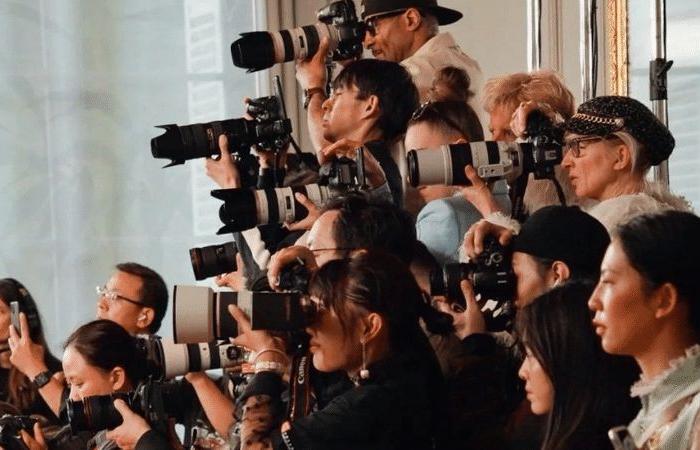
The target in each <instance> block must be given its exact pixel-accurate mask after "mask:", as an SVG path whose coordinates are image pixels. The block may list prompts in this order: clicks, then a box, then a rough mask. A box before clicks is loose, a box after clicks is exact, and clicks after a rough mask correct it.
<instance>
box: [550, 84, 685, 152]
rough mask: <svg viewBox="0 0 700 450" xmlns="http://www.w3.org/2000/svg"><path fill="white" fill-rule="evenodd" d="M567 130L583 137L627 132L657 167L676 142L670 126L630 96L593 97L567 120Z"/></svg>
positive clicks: (565, 127) (565, 124) (565, 125)
mask: <svg viewBox="0 0 700 450" xmlns="http://www.w3.org/2000/svg"><path fill="white" fill-rule="evenodd" d="M564 130H565V131H567V132H569V133H574V134H580V135H583V136H601V137H605V136H609V135H611V134H613V133H615V132H618V131H624V132H627V133H629V134H630V135H631V136H632V137H634V138H635V139H636V140H637V142H639V143H640V144H641V146H642V151H643V152H644V153H645V154H646V155H647V157H648V158H649V162H650V163H651V165H653V166H656V165H658V164H660V163H661V162H662V161H664V160H666V159H668V157H669V156H670V155H671V152H673V148H674V147H675V146H676V141H675V139H674V138H673V135H672V134H671V132H670V131H668V128H667V127H666V126H665V125H664V124H663V123H661V121H660V120H659V119H658V118H657V117H656V116H655V115H654V113H653V112H651V110H650V109H649V108H647V107H646V106H644V104H643V103H641V102H640V101H638V100H635V99H633V98H631V97H624V96H619V95H604V96H601V97H596V98H592V99H590V100H588V101H586V102H584V103H581V105H580V106H579V107H578V109H577V110H576V114H574V115H573V116H571V118H570V119H568V120H567V121H566V122H565V123H564Z"/></svg>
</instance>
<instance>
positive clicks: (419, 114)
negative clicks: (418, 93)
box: [409, 100, 464, 137]
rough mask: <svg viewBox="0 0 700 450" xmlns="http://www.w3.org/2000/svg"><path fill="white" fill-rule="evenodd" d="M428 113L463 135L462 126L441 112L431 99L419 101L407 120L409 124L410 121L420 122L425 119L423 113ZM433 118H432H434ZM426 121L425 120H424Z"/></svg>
mask: <svg viewBox="0 0 700 450" xmlns="http://www.w3.org/2000/svg"><path fill="white" fill-rule="evenodd" d="M426 114H427V115H430V114H432V115H433V116H434V117H435V119H437V120H439V121H441V122H442V123H444V124H445V125H447V126H448V127H450V128H452V129H453V130H454V131H456V132H457V133H458V134H459V135H460V136H462V137H464V132H463V131H462V127H460V126H459V125H457V122H455V121H454V120H452V119H450V118H449V117H448V116H447V115H446V114H443V113H442V112H441V111H439V110H438V109H437V108H436V107H435V106H434V103H433V102H432V101H431V100H428V101H426V102H423V103H421V105H420V106H419V107H418V109H416V110H415V111H413V114H411V120H409V124H410V123H412V122H421V119H427V118H426V117H424V116H425V115H426ZM435 119H433V120H435ZM426 121H427V120H426Z"/></svg>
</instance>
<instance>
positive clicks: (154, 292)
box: [10, 262, 168, 416]
mask: <svg viewBox="0 0 700 450" xmlns="http://www.w3.org/2000/svg"><path fill="white" fill-rule="evenodd" d="M115 268H116V272H115V273H114V274H113V275H112V276H111V277H110V279H109V281H107V284H106V285H105V286H102V287H97V289H96V290H97V294H98V300H97V318H98V319H106V320H111V321H113V322H116V323H117V324H119V325H121V326H122V327H123V328H124V329H126V330H127V331H128V332H130V333H132V334H152V333H156V332H157V331H158V329H159V328H160V325H161V322H162V321H163V317H165V312H166V310H167V308H168V289H167V287H166V285H165V282H164V281H163V278H161V276H160V275H158V273H156V272H155V271H154V270H152V269H150V268H148V267H146V266H143V265H141V264H138V263H134V262H127V263H120V264H117V265H116V266H115ZM23 320H24V319H23ZM23 320H22V321H21V323H23V324H24V325H23V326H26V323H25V322H24V321H23ZM20 331H21V337H20V336H19V335H17V336H14V335H12V333H13V331H12V330H10V333H11V336H12V341H11V342H12V343H13V346H11V350H12V357H11V360H12V361H13V364H14V365H15V366H16V367H17V369H18V370H19V371H21V372H22V373H24V374H25V375H26V376H28V377H30V378H31V379H36V380H37V381H36V382H35V385H38V384H40V386H39V393H40V394H41V396H42V397H43V399H44V401H45V402H46V403H47V404H48V405H49V406H50V407H51V410H52V411H53V412H54V414H55V415H56V416H59V415H60V414H61V412H60V408H61V406H62V401H63V399H64V398H65V396H67V391H66V389H65V385H64V383H63V380H62V376H52V375H53V374H56V372H58V371H59V370H60V368H57V367H48V366H47V365H46V363H45V362H43V361H42V358H43V356H42V349H44V348H46V346H45V345H42V343H41V340H40V341H39V342H38V343H37V341H36V339H34V336H33V333H31V334H30V336H28V335H27V333H25V332H24V330H20ZM42 340H43V338H42Z"/></svg>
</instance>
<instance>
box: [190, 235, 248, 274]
mask: <svg viewBox="0 0 700 450" xmlns="http://www.w3.org/2000/svg"><path fill="white" fill-rule="evenodd" d="M237 253H238V250H237V248H236V244H235V243H234V242H227V243H225V244H220V245H210V246H207V247H201V248H191V249H190V261H191V262H192V270H193V271H194V277H195V279H196V280H198V281H199V280H204V279H206V278H209V277H213V276H215V275H220V274H222V273H228V272H234V271H235V270H237V264H236V254H237Z"/></svg>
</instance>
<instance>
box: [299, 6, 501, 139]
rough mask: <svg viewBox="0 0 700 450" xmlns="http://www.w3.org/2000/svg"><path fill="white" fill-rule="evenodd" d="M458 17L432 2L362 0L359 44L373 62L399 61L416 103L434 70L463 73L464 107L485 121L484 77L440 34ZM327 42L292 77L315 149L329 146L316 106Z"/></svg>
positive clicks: (319, 99) (449, 38)
mask: <svg viewBox="0 0 700 450" xmlns="http://www.w3.org/2000/svg"><path fill="white" fill-rule="evenodd" d="M460 18H462V13H460V12H459V11H455V10H453V9H449V8H445V7H442V6H438V4H437V1H436V0H363V1H362V19H363V20H364V21H365V22H366V24H367V32H366V33H365V40H364V45H365V47H366V48H367V49H369V50H370V51H372V54H373V55H374V57H375V58H377V59H382V60H386V61H392V62H397V63H401V65H402V66H404V67H405V68H406V70H407V71H408V72H409V73H410V75H411V77H412V78H413V82H414V83H415V84H416V87H417V88H418V91H419V94H420V98H421V101H424V100H427V98H428V94H429V91H430V88H431V86H432V83H433V80H434V79H435V76H436V74H437V72H438V71H439V70H440V69H442V68H444V67H447V66H454V67H457V68H460V69H464V70H465V71H466V72H467V75H469V78H470V80H471V84H470V89H471V90H472V91H473V92H474V93H475V95H474V96H473V97H472V98H471V100H470V101H469V105H470V106H471V107H472V108H473V109H474V111H476V112H477V114H478V115H479V120H480V121H481V123H482V124H485V123H488V122H487V117H486V115H485V113H484V112H483V108H482V106H481V101H480V94H481V88H482V86H483V75H482V73H481V69H480V68H479V64H478V63H477V62H476V61H475V60H474V59H472V58H470V57H469V56H468V55H466V54H465V53H464V52H463V51H462V50H461V49H460V47H459V45H457V43H456V42H455V40H454V38H453V37H452V35H451V34H450V33H440V32H439V26H440V25H448V24H451V23H454V22H456V21H458V20H459V19H460ZM327 52H328V46H327V42H325V43H324V42H322V43H321V46H320V47H319V51H318V52H317V53H316V55H314V56H313V57H312V58H311V59H310V60H308V61H304V62H300V63H298V64H297V79H298V81H299V84H300V85H301V88H302V89H303V90H304V107H305V108H307V109H308V123H309V133H310V136H311V140H312V142H313V144H314V147H315V148H316V149H317V150H318V149H320V148H322V147H324V146H326V145H328V142H326V141H324V140H323V139H322V136H321V135H322V130H321V125H320V124H321V117H322V111H321V104H322V103H323V101H324V100H325V90H324V86H325V84H326V70H325V64H324V63H325V55H326V54H327Z"/></svg>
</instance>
